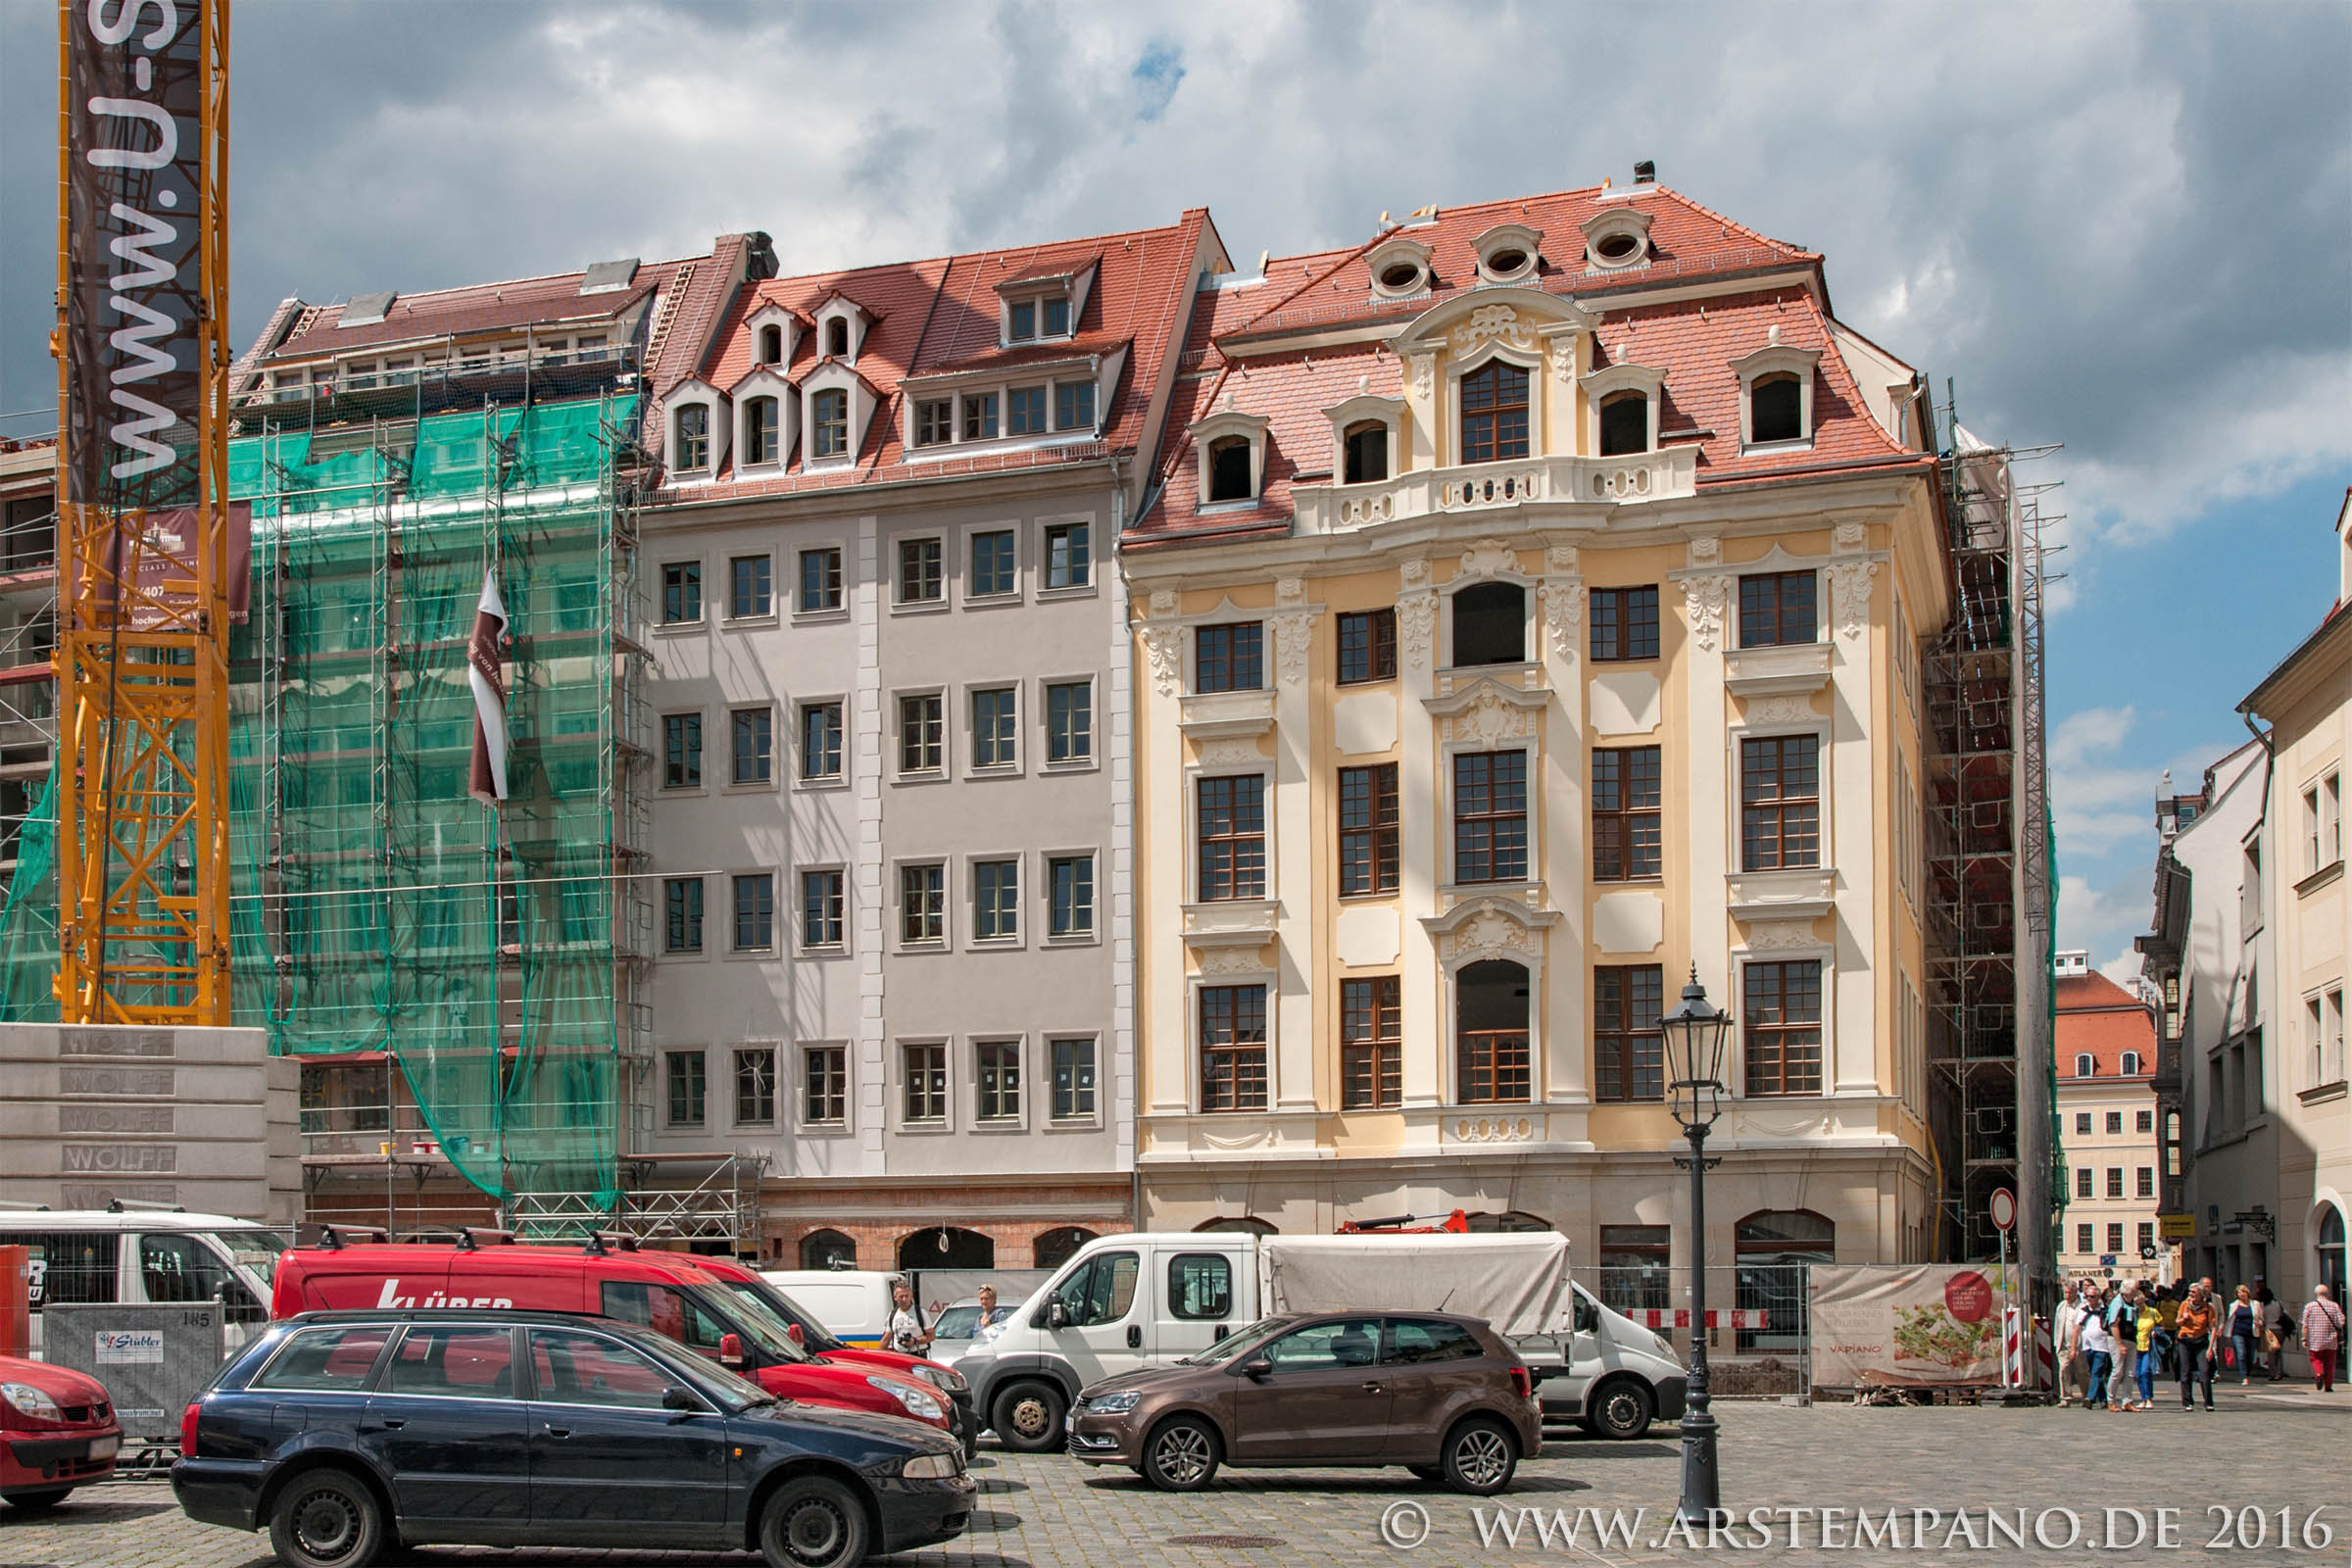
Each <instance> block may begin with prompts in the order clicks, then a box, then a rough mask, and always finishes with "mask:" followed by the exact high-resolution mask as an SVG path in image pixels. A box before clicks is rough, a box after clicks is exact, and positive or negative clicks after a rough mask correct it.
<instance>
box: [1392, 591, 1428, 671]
mask: <svg viewBox="0 0 2352 1568" xmlns="http://www.w3.org/2000/svg"><path fill="white" fill-rule="evenodd" d="M1437 629H1438V601H1437V599H1436V598H1435V597H1434V596H1433V595H1431V594H1429V593H1426V592H1423V593H1418V594H1407V595H1405V596H1404V597H1402V598H1400V599H1398V600H1397V646H1398V647H1399V648H1400V649H1401V650H1402V651H1403V654H1404V662H1405V663H1406V664H1408V665H1412V664H1426V663H1427V662H1429V645H1430V639H1431V638H1432V637H1433V636H1434V635H1435V634H1436V632H1437Z"/></svg>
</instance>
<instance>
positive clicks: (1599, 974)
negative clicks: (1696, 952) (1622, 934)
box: [1593, 963, 1666, 1104]
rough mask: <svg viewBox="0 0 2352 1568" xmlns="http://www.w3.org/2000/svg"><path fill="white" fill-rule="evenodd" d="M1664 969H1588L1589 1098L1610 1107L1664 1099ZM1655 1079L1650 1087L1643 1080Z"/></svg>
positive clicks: (1609, 966) (1650, 965)
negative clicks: (1590, 989)
mask: <svg viewBox="0 0 2352 1568" xmlns="http://www.w3.org/2000/svg"><path fill="white" fill-rule="evenodd" d="M1665 1003H1666V970H1665V967H1664V965H1662V964H1655V963H1626V964H1603V965H1601V966H1599V967H1597V968H1595V969H1594V970H1593V1099H1594V1100H1595V1101H1600V1102H1605V1103H1613V1104H1633V1103H1644V1102H1647V1103H1656V1102H1660V1101H1663V1100H1664V1099H1665V1098H1666V1035H1665V1031H1664V1030H1662V1029H1661V1028H1659V1027H1658V1018H1659V1015H1660V1012H1661V1010H1662V1009H1663V1008H1664V1006H1665ZM1651 1078H1654V1084H1649V1083H1645V1080H1647V1079H1651Z"/></svg>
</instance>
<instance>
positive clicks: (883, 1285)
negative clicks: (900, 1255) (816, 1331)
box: [760, 1268, 919, 1350]
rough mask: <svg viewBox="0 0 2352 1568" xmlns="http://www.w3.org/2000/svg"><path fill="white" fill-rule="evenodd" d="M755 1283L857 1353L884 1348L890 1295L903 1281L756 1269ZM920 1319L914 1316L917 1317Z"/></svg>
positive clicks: (863, 1274)
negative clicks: (788, 1300) (798, 1306)
mask: <svg viewBox="0 0 2352 1568" xmlns="http://www.w3.org/2000/svg"><path fill="white" fill-rule="evenodd" d="M906 1277H907V1276H906V1275H904V1274H894V1273H889V1272H886V1271H883V1270H878V1269H858V1268H784V1269H761V1270H760V1278H761V1279H763V1280H765V1281H767V1283H768V1284H770V1285H773V1286H774V1287H775V1288H776V1289H777V1290H780V1291H782V1292H783V1293H784V1294H785V1295H786V1296H789V1297H791V1298H792V1299H794V1300H795V1301H798V1302H799V1303H800V1304H801V1305H803V1306H805V1307H807V1308H808V1309H809V1316H810V1317H813V1318H815V1319H816V1320H817V1321H818V1322H819V1323H822V1324H823V1325H824V1326H825V1332H826V1333H828V1334H830V1335H832V1336H833V1337H834V1338H835V1339H837V1340H839V1341H841V1343H842V1344H844V1345H854V1346H856V1347H857V1348H858V1349H861V1350H879V1349H882V1348H885V1347H884V1346H883V1344H882V1341H883V1339H884V1338H885V1337H886V1336H888V1335H889V1333H890V1314H891V1313H892V1312H893V1311H894V1310H895V1308H894V1307H893V1306H892V1304H891V1292H892V1291H893V1290H895V1289H896V1288H897V1287H898V1285H899V1283H900V1282H901V1281H903V1280H904V1279H906ZM918 1315H919V1311H918Z"/></svg>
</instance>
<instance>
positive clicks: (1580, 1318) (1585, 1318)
mask: <svg viewBox="0 0 2352 1568" xmlns="http://www.w3.org/2000/svg"><path fill="white" fill-rule="evenodd" d="M1599 1327H1600V1308H1599V1307H1597V1306H1594V1305H1593V1303H1592V1302H1591V1301H1585V1300H1580V1301H1578V1302H1577V1303H1576V1331H1577V1333H1579V1334H1590V1333H1592V1332H1593V1330H1594V1329H1597V1328H1599Z"/></svg>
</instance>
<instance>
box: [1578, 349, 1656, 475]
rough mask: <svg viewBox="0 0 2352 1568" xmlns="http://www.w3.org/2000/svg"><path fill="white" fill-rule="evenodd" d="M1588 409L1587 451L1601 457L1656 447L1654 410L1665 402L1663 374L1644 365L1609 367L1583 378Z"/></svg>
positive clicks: (1644, 450) (1645, 450) (1621, 455)
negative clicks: (1588, 446)
mask: <svg viewBox="0 0 2352 1568" xmlns="http://www.w3.org/2000/svg"><path fill="white" fill-rule="evenodd" d="M1584 388H1585V404H1586V407H1587V408H1588V409H1589V410H1591V413H1590V414H1589V415H1588V418H1589V420H1590V423H1589V426H1588V429H1587V434H1588V436H1589V437H1590V440H1591V445H1590V449H1589V450H1591V451H1593V452H1594V453H1596V454H1597V455H1599V456H1601V457H1604V458H1614V457H1623V456H1626V455H1629V454H1632V453H1637V452H1655V451H1656V450H1657V447H1658V408H1659V405H1660V404H1662V403H1663V402H1664V401H1665V389H1666V372H1665V371H1663V370H1660V369H1657V368H1653V367H1651V366H1647V365H1612V366H1610V367H1608V368H1606V369H1601V370H1595V371H1593V373H1592V374H1591V375H1588V376H1586V377H1585V378H1584Z"/></svg>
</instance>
